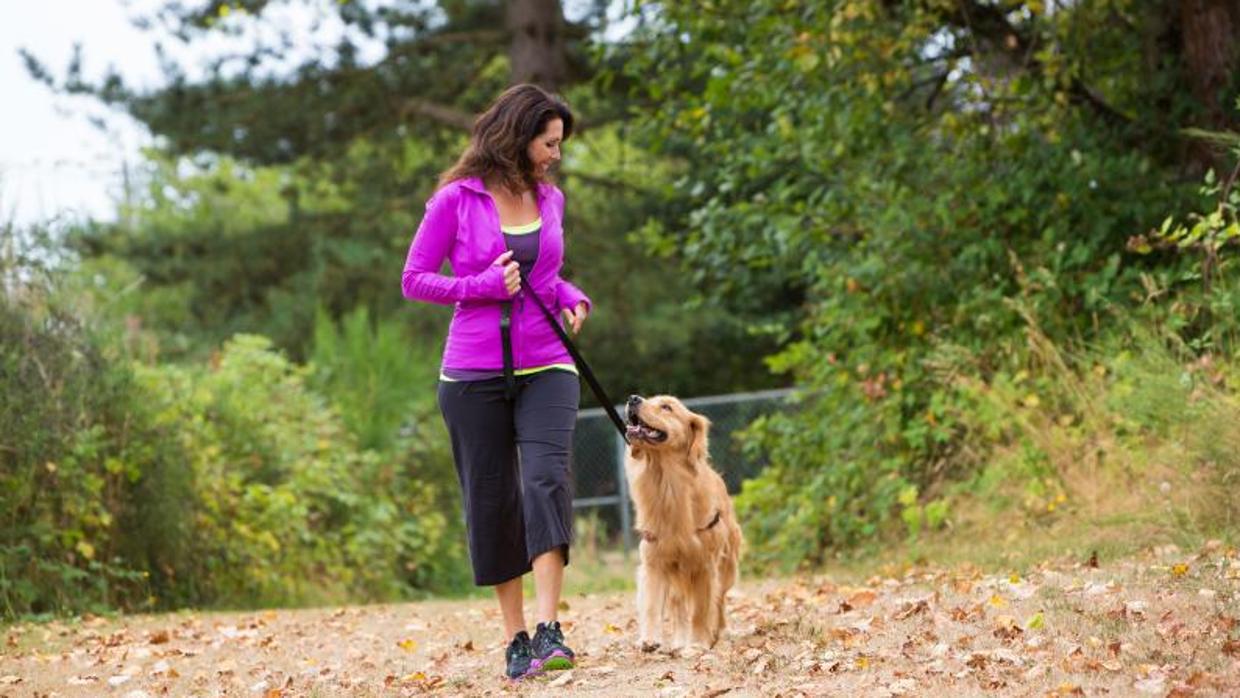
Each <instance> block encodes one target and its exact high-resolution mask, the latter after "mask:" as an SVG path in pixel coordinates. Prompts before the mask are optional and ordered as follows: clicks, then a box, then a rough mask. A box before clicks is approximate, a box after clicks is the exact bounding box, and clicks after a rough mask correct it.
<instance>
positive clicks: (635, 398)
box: [629, 395, 642, 407]
mask: <svg viewBox="0 0 1240 698" xmlns="http://www.w3.org/2000/svg"><path fill="white" fill-rule="evenodd" d="M640 404H642V396H641V395H630V396H629V406H630V407H637V406H638V405H640Z"/></svg>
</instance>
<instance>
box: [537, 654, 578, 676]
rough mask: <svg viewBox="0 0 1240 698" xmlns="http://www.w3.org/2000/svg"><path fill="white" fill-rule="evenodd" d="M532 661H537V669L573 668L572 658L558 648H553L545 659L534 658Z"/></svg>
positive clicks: (556, 669) (559, 669)
mask: <svg viewBox="0 0 1240 698" xmlns="http://www.w3.org/2000/svg"><path fill="white" fill-rule="evenodd" d="M534 661H535V662H538V670H539V671H564V670H565V669H572V668H573V660H572V658H570V657H569V656H568V655H567V654H564V653H563V652H561V651H560V650H555V651H554V652H552V653H551V655H550V656H548V657H547V658H546V659H543V660H538V659H535V660H534Z"/></svg>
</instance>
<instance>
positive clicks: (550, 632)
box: [530, 620, 576, 671]
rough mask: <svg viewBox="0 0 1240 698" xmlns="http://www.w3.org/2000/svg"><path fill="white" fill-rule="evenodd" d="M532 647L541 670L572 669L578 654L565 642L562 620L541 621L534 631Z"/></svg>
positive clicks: (536, 662) (535, 661) (536, 663)
mask: <svg viewBox="0 0 1240 698" xmlns="http://www.w3.org/2000/svg"><path fill="white" fill-rule="evenodd" d="M530 649H531V650H532V651H533V653H534V664H535V665H536V666H537V667H538V670H539V671H561V670H563V669H572V668H573V660H575V659H576V655H575V654H573V651H572V650H570V649H569V648H568V647H567V646H566V645H565V644H564V632H563V631H562V630H560V622H559V621H558V620H553V621H551V622H550V623H539V624H538V629H537V630H535V631H534V639H533V640H532V641H530Z"/></svg>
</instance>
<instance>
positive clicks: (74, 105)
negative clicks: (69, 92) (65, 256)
mask: <svg viewBox="0 0 1240 698" xmlns="http://www.w3.org/2000/svg"><path fill="white" fill-rule="evenodd" d="M127 16H128V15H127V10H126V7H125V6H124V5H122V3H121V2H120V1H119V0H40V1H38V2H30V1H28V0H0V95H3V98H0V104H3V107H0V221H11V222H15V223H17V224H18V225H24V224H29V223H32V222H35V221H40V220H47V219H50V218H52V217H62V218H81V217H86V216H90V217H95V218H110V217H112V211H113V209H114V204H113V203H112V196H113V194H116V193H119V191H120V181H121V180H120V172H121V169H122V165H123V163H124V162H125V161H126V159H128V160H129V161H130V162H131V163H132V162H133V161H134V160H135V158H136V157H137V154H138V152H139V149H140V148H141V147H142V146H143V145H145V144H147V143H149V142H150V137H149V135H148V134H146V133H145V131H144V129H142V128H141V127H140V126H139V125H138V124H137V123H136V122H134V121H133V120H131V119H129V118H127V117H124V116H122V115H118V114H114V113H112V112H110V111H109V110H106V109H103V108H101V107H100V106H99V105H97V104H95V103H94V102H93V101H92V100H88V99H84V98H67V97H61V96H57V95H55V94H54V93H53V92H52V90H50V89H49V88H48V87H46V86H45V85H42V84H40V83H38V82H35V81H34V80H33V79H32V78H31V77H30V75H29V73H28V72H27V71H26V67H25V64H24V62H23V61H22V59H21V57H20V56H19V55H18V49H19V48H25V49H27V50H29V51H31V52H32V53H34V54H35V55H36V56H38V57H40V58H41V59H42V60H43V61H44V63H45V64H46V65H48V66H49V67H50V68H51V69H52V71H53V73H61V72H63V71H64V69H65V67H66V66H67V65H68V63H69V58H70V56H71V55H72V51H73V44H74V43H75V42H81V44H82V47H83V50H84V52H85V56H86V62H85V67H86V74H87V75H90V76H99V75H102V74H103V72H104V70H105V68H106V67H107V66H108V64H113V65H116V66H117V67H118V68H119V69H120V70H121V71H122V73H123V74H124V75H125V76H126V77H127V78H129V79H132V80H135V81H138V82H139V83H140V84H151V85H153V84H157V80H158V76H159V71H158V67H157V64H156V60H155V51H154V49H153V47H152V44H151V41H150V38H149V37H147V36H145V35H144V34H142V32H140V31H139V30H137V29H136V28H134V27H132V26H131V25H130V24H129V22H128V20H127ZM91 116H95V117H104V118H105V122H106V123H107V125H108V131H103V130H100V129H99V128H97V127H95V126H93V125H91V123H90V120H89V119H90V117H91Z"/></svg>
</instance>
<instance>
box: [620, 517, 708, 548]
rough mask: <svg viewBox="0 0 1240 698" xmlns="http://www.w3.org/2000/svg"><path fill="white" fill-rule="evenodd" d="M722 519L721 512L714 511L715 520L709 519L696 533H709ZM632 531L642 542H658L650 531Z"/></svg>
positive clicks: (638, 529)
mask: <svg viewBox="0 0 1240 698" xmlns="http://www.w3.org/2000/svg"><path fill="white" fill-rule="evenodd" d="M722 518H723V512H722V511H720V510H718V509H716V510H715V518H713V519H711V520H710V523H708V524H706V525H705V526H703V527H701V528H699V529H698V530H697V532H698V533H706V532H707V531H709V530H710V529H712V528H714V527H715V526H716V525H718V524H719V520H720V519H722ZM633 530H635V531H637V535H639V536H641V538H642V540H644V541H646V542H647V543H655V542H658V540H659V538H658V537H657V536H655V534H653V533H651V532H650V531H647V530H645V529H642V528H636V529H633Z"/></svg>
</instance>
